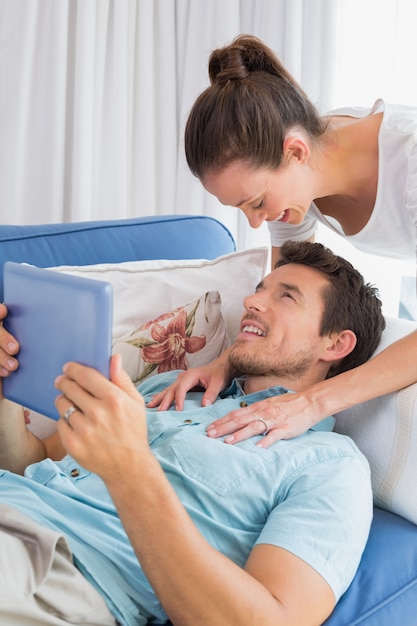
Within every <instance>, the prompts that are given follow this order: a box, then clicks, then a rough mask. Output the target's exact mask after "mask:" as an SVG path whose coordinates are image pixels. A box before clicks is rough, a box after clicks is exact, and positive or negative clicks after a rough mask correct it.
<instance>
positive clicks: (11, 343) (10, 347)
mask: <svg viewBox="0 0 417 626" xmlns="http://www.w3.org/2000/svg"><path fill="white" fill-rule="evenodd" d="M16 348H17V343H14V341H9V343H8V344H7V349H8V350H10V351H12V350H16Z"/></svg>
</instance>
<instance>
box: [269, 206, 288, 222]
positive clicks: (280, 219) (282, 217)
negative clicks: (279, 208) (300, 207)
mask: <svg viewBox="0 0 417 626" xmlns="http://www.w3.org/2000/svg"><path fill="white" fill-rule="evenodd" d="M289 216H290V212H289V209H285V211H283V212H282V213H280V214H279V215H278V217H276V218H275V219H274V220H273V221H274V222H287V221H288V219H289Z"/></svg>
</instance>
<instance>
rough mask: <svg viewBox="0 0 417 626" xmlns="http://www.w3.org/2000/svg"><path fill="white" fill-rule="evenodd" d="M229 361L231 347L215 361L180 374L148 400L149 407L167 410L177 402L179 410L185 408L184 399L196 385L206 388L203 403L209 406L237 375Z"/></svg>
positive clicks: (176, 405) (176, 406)
mask: <svg viewBox="0 0 417 626" xmlns="http://www.w3.org/2000/svg"><path fill="white" fill-rule="evenodd" d="M237 374H238V372H235V371H234V370H233V368H232V366H231V365H230V363H229V348H227V349H226V350H225V351H224V352H223V353H222V354H221V355H220V356H219V357H218V358H217V359H216V360H215V361H212V362H211V363H209V364H208V365H204V366H202V367H194V368H192V369H189V370H187V371H186V372H183V373H181V374H179V375H178V378H177V379H176V381H175V382H174V383H172V385H169V387H167V388H166V389H164V390H163V391H161V392H160V393H157V394H155V395H154V396H153V398H152V400H150V402H148V405H147V406H148V407H149V408H154V407H158V408H159V410H160V411H166V410H168V409H169V407H170V406H171V405H172V404H174V403H175V408H176V410H177V411H182V409H183V408H184V400H185V396H186V395H187V392H188V391H191V389H193V388H194V387H199V388H202V389H205V390H206V392H205V393H204V395H203V397H202V400H201V404H202V406H208V405H210V404H213V402H214V401H215V399H216V398H217V396H218V395H219V393H220V392H221V391H223V389H224V388H225V387H226V386H227V384H228V383H229V381H230V380H231V379H232V378H233V376H236V375H237Z"/></svg>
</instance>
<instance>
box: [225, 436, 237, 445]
mask: <svg viewBox="0 0 417 626" xmlns="http://www.w3.org/2000/svg"><path fill="white" fill-rule="evenodd" d="M234 440H235V438H234V436H233V435H229V436H228V437H226V438H225V440H224V441H225V443H233V442H234Z"/></svg>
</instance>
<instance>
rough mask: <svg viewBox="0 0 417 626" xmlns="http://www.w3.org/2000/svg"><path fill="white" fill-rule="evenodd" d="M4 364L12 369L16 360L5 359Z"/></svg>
mask: <svg viewBox="0 0 417 626" xmlns="http://www.w3.org/2000/svg"><path fill="white" fill-rule="evenodd" d="M6 363H7V365H8V367H14V366H15V365H16V359H7V361H6Z"/></svg>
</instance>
